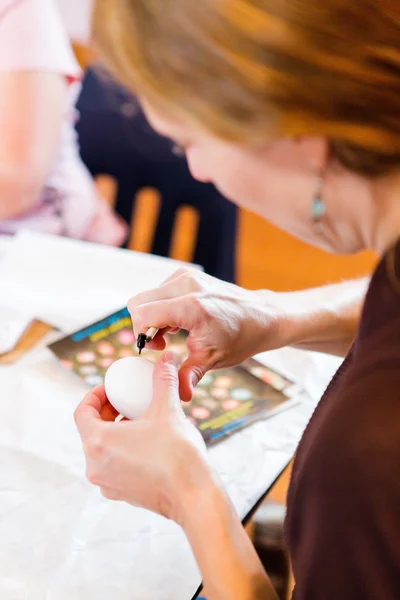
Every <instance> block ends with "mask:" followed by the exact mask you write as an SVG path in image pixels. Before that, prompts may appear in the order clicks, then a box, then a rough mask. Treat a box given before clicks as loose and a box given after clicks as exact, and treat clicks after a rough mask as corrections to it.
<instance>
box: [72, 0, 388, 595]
mask: <svg viewBox="0 0 400 600" xmlns="http://www.w3.org/2000/svg"><path fill="white" fill-rule="evenodd" d="M94 30H95V37H96V39H97V43H98V45H99V47H100V48H101V49H102V51H103V55H104V56H105V57H106V59H107V60H108V62H109V65H110V66H111V67H112V68H113V70H114V72H115V73H117V74H119V76H120V78H121V79H122V80H123V81H124V82H125V83H126V84H127V85H130V86H131V87H132V89H134V90H135V91H136V93H137V94H138V96H139V98H140V99H141V102H142V105H143V107H144V109H145V111H146V114H147V116H148V118H149V120H150V122H151V123H152V124H153V126H154V127H155V128H156V129H157V130H158V131H159V132H161V133H163V134H165V135H168V136H169V137H171V138H172V139H173V140H174V141H175V142H176V143H178V144H179V145H180V146H181V147H182V148H183V149H184V150H185V152H186V156H187V159H188V163H189V166H190V169H191V172H192V174H193V175H194V176H195V177H196V178H197V179H200V180H202V181H212V182H214V183H215V184H216V186H217V187H218V188H219V190H220V191H222V192H223V193H224V194H225V195H226V196H228V197H229V198H231V199H232V200H235V201H236V202H237V203H238V204H240V205H242V206H246V207H247V208H249V209H251V210H252V211H253V212H257V213H259V214H261V215H263V216H264V217H265V218H268V219H269V220H271V221H272V222H273V223H274V224H275V225H278V226H280V227H282V228H283V229H285V230H286V231H288V232H290V233H292V234H294V235H296V236H297V237H299V238H301V239H303V240H305V241H308V242H309V243H311V244H314V245H315V246H319V247H321V248H324V249H326V250H329V251H331V252H337V253H348V254H351V253H354V252H358V251H359V250H361V249H363V248H371V249H373V250H375V251H376V253H377V254H379V256H380V262H379V265H378V266H377V268H376V270H375V272H374V274H373V276H372V278H371V280H370V281H366V280H361V281H356V282H342V283H340V284H338V285H333V286H329V287H327V288H321V289H315V290H306V291H301V292H293V293H282V294H276V293H273V292H271V291H268V290H258V291H250V290H245V289H242V288H240V287H237V286H233V285H230V284H227V283H223V282H221V281H218V280H216V279H213V278H212V277H209V276H207V275H205V274H203V273H199V274H197V273H196V272H195V271H194V270H193V271H190V270H181V271H178V272H177V273H176V274H174V275H173V276H171V277H170V278H169V279H168V280H167V281H166V282H165V283H164V284H163V285H161V286H159V287H157V288H155V289H151V290H147V291H145V292H143V293H141V294H139V295H138V296H136V297H134V298H132V299H131V301H130V303H129V309H130V312H131V316H132V321H133V327H134V331H135V335H136V336H137V335H138V334H139V333H143V332H146V331H147V328H148V327H150V326H154V327H156V328H160V334H159V335H158V337H156V338H155V340H154V343H153V344H152V348H153V349H158V350H162V349H163V348H164V347H165V340H164V338H163V334H164V333H165V331H167V330H168V329H169V328H172V329H176V328H178V329H179V328H181V329H185V330H187V331H188V332H189V336H188V338H187V348H188V358H187V359H186V361H185V362H184V363H183V364H182V366H180V367H178V365H177V360H176V357H175V356H174V355H173V354H171V353H170V352H166V353H165V354H164V356H163V357H162V359H161V360H160V361H159V362H158V364H157V366H156V369H155V377H154V397H153V402H152V404H151V406H150V407H149V409H148V411H147V412H146V413H145V414H144V415H143V416H142V417H140V418H138V419H136V420H135V421H120V422H119V421H117V422H114V420H115V416H116V415H115V412H114V413H113V411H112V410H111V406H110V405H109V404H108V401H107V398H106V395H105V392H104V388H103V387H99V388H96V389H95V390H93V391H92V392H90V393H89V394H88V395H87V397H86V398H85V399H84V400H83V402H82V403H81V404H80V406H79V407H78V408H77V410H76V413H75V419H76V422H77V425H78V429H79V431H80V434H81V437H82V440H83V445H84V449H85V452H86V458H87V474H88V478H89V480H90V481H91V482H92V483H94V484H95V485H97V486H99V488H100V489H101V491H102V493H103V494H104V496H106V497H107V498H111V499H114V500H124V501H125V502H129V503H131V504H132V505H134V506H141V507H145V508H147V509H149V510H153V511H155V512H157V513H160V514H162V515H164V516H166V517H168V518H170V519H173V520H175V521H176V522H177V523H179V524H180V525H181V526H182V528H183V530H184V531H185V533H186V535H187V538H188V540H189V542H190V544H191V546H192V549H193V552H194V554H195V556H196V559H197V562H198V565H199V567H200V570H201V572H202V575H203V579H204V583H205V587H206V589H207V592H208V597H209V599H210V600H225V599H226V600H228V599H229V600H272V599H274V598H276V595H275V592H274V590H273V588H272V585H271V581H270V579H269V577H268V574H267V573H266V572H265V571H264V569H263V567H262V565H261V563H260V561H259V559H258V557H257V555H256V552H255V550H254V548H253V547H252V545H251V543H250V541H249V539H248V538H247V536H246V533H245V532H244V530H243V528H242V526H241V523H240V522H239V519H238V516H237V514H236V512H235V510H234V508H233V506H232V504H231V502H230V500H229V498H228V497H227V495H226V493H225V491H224V489H223V486H222V484H221V481H220V479H219V477H218V474H217V473H215V471H214V470H213V469H212V468H211V467H210V465H209V464H208V463H207V461H206V460H205V459H204V457H203V454H202V453H201V452H200V451H199V450H198V449H197V448H196V447H195V446H194V444H193V443H192V441H191V440H192V439H193V437H192V436H193V433H195V432H193V431H192V429H191V424H190V423H189V422H188V420H187V419H185V418H184V414H183V411H182V408H181V403H180V399H183V400H189V399H190V398H191V395H192V391H193V386H195V385H196V384H197V383H198V382H199V380H200V379H201V377H202V376H203V375H204V374H205V373H206V372H207V371H208V370H209V369H217V368H220V367H226V366H233V365H235V364H238V363H240V362H241V361H243V360H244V359H246V358H248V357H250V356H251V355H252V354H255V353H257V352H261V351H267V350H271V349H273V348H278V347H282V346H285V345H290V346H295V347H300V348H306V349H313V350H322V351H325V352H331V353H337V354H341V353H343V354H346V358H345V361H344V363H343V364H342V366H341V367H340V369H339V371H338V372H337V373H336V375H335V377H334V378H333V381H332V382H331V384H330V386H329V387H328V389H327V391H326V392H325V394H324V396H323V398H322V399H321V401H320V403H319V404H318V406H317V408H316V410H315V412H314V414H313V416H312V418H311V420H310V422H309V424H308V426H307V429H306V431H305V433H304V435H303V438H302V440H301V442H300V445H299V447H298V449H297V452H296V457H295V462H294V466H293V474H292V479H291V483H290V489H289V494H288V502H287V505H288V512H287V519H286V532H287V540H288V547H289V551H290V555H291V560H292V565H293V571H294V577H295V581H296V587H295V591H294V595H293V598H294V599H295V600H378V599H379V600H400V585H399V582H400V477H399V466H400V399H399V389H400V343H399V340H400V4H399V2H396V1H393V0H378V1H372V0H357V1H355V0H325V1H324V2H321V0H169V1H167V0H97V7H96V9H95V18H94ZM265 260H273V257H263V256H260V262H262V261H265ZM305 268H309V265H305ZM367 290H368V291H367ZM132 393H134V391H132Z"/></svg>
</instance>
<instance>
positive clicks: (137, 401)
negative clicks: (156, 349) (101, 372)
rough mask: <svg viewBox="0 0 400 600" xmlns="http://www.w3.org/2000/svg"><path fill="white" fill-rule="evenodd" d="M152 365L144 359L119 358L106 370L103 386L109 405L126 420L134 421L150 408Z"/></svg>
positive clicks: (133, 357) (132, 357)
mask: <svg viewBox="0 0 400 600" xmlns="http://www.w3.org/2000/svg"><path fill="white" fill-rule="evenodd" d="M154 367H155V365H154V363H152V362H151V361H149V360H146V359H145V358H140V357H135V356H129V357H128V358H121V359H120V360H117V361H116V362H115V363H113V364H112V365H111V367H110V368H109V369H108V371H107V373H106V376H105V381H104V385H105V388H106V394H107V398H108V400H109V401H110V404H112V406H113V407H114V408H115V410H117V411H118V412H119V413H120V414H121V415H123V416H124V417H126V418H127V419H136V418H137V417H139V416H140V415H142V414H143V413H144V412H145V411H146V410H147V408H148V407H149V406H150V403H151V399H152V396H153V371H154Z"/></svg>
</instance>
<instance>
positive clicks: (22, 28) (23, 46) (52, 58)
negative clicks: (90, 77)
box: [0, 0, 80, 78]
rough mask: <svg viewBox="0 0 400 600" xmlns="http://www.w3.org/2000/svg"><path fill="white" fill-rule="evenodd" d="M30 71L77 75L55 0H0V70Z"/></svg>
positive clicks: (75, 64)
mask: <svg viewBox="0 0 400 600" xmlns="http://www.w3.org/2000/svg"><path fill="white" fill-rule="evenodd" d="M29 69H32V70H44V71H52V72H57V73H62V74H64V75H66V76H68V77H73V78H75V77H79V76H80V68H79V65H78V63H77V61H76V59H75V57H74V54H73V51H72V48H71V45H70V42H69V39H68V35H67V32H66V30H65V28H64V25H63V22H62V19H61V16H60V13H59V11H58V7H57V6H56V4H55V2H54V0H0V71H3V72H4V71H18V70H29Z"/></svg>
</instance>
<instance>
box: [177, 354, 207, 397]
mask: <svg viewBox="0 0 400 600" xmlns="http://www.w3.org/2000/svg"><path fill="white" fill-rule="evenodd" d="M207 371H208V367H207V365H206V364H205V363H204V362H203V361H200V360H199V358H198V357H197V358H196V357H195V356H189V357H188V358H187V359H186V360H185V361H184V362H183V364H182V366H181V368H180V370H179V395H180V397H181V399H182V400H183V401H184V402H190V400H191V399H192V395H193V389H194V388H195V387H196V385H197V384H198V383H199V381H200V379H202V378H203V377H204V375H205V374H206V372H207Z"/></svg>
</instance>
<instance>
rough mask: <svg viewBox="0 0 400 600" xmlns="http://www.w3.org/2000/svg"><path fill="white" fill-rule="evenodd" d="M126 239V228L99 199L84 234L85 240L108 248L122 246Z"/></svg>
mask: <svg viewBox="0 0 400 600" xmlns="http://www.w3.org/2000/svg"><path fill="white" fill-rule="evenodd" d="M127 237H128V226H127V224H126V223H125V221H124V220H123V219H122V218H121V217H119V216H118V215H117V214H116V213H115V212H114V211H113V210H112V208H111V207H110V206H109V205H108V204H107V202H106V201H105V200H103V198H99V200H98V204H97V211H96V215H95V217H94V219H93V221H92V223H91V225H90V227H89V229H88V231H87V232H86V234H85V240H87V241H88V242H93V243H97V244H106V245H108V246H122V244H123V243H124V242H125V240H126V238H127Z"/></svg>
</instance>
